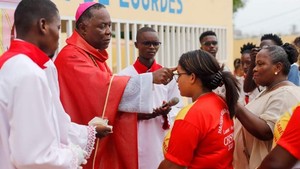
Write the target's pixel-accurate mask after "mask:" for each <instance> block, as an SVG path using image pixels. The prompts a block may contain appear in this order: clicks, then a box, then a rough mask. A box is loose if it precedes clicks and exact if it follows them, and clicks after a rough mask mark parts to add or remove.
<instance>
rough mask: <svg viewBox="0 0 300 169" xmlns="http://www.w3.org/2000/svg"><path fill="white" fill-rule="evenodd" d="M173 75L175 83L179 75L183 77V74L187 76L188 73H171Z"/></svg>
mask: <svg viewBox="0 0 300 169" xmlns="http://www.w3.org/2000/svg"><path fill="white" fill-rule="evenodd" d="M173 74H174V75H173V76H174V79H175V80H176V82H178V79H179V77H180V76H181V75H184V74H188V73H186V72H185V73H173Z"/></svg>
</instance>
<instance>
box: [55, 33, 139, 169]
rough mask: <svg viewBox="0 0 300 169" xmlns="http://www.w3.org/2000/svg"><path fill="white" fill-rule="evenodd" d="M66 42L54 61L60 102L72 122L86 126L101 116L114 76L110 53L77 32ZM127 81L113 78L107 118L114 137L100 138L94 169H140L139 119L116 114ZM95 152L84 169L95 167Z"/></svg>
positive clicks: (124, 78) (118, 77) (125, 77)
mask: <svg viewBox="0 0 300 169" xmlns="http://www.w3.org/2000/svg"><path fill="white" fill-rule="evenodd" d="M67 43H68V45H67V46H65V47H64V48H63V49H62V50H61V52H60V53H59V54H58V57H57V58H56V60H55V64H56V66H57V69H58V77H59V84H60V93H61V100H62V103H63V106H64V108H65V110H66V112H67V113H68V114H69V115H70V116H71V119H72V121H73V122H76V123H79V124H85V125H86V124H87V123H88V122H89V121H90V120H91V119H92V118H94V117H95V116H100V117H101V116H102V111H103V107H104V102H105V98H106V94H107V91H108V85H109V82H110V79H111V77H112V73H111V70H110V69H109V67H108V66H107V64H106V62H105V61H106V60H107V59H108V54H107V52H106V51H105V50H103V51H98V50H96V49H95V48H93V47H92V46H90V45H89V44H88V43H87V42H86V41H85V40H84V39H83V38H82V37H81V36H80V35H79V34H78V33H77V32H76V31H75V32H74V33H73V34H72V36H71V37H70V38H69V39H67ZM90 57H93V58H94V61H95V62H96V63H94V62H93V60H92V59H91V58H90ZM95 64H97V65H95ZM128 80H129V76H115V77H114V79H113V82H112V86H111V91H110V95H109V98H108V104H107V108H106V112H105V116H104V117H106V118H108V120H109V124H110V125H113V134H110V135H109V136H107V137H105V138H103V139H101V141H100V144H99V147H98V151H97V152H96V153H97V156H96V160H95V162H96V163H95V165H96V166H95V169H108V168H111V169H137V168H138V159H137V156H138V155H137V151H138V150H137V126H136V124H137V116H136V114H133V113H121V112H118V111H117V109H118V105H119V103H120V100H121V98H122V94H123V92H124V90H125V87H126V84H127V82H128ZM94 153H95V152H93V154H92V156H91V157H90V159H89V160H88V164H86V165H83V168H84V169H91V168H92V163H93V159H94Z"/></svg>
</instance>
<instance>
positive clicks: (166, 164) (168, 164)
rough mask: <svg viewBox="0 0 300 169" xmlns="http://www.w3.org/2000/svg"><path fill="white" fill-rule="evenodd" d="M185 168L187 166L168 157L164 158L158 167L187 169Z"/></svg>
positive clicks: (160, 168)
mask: <svg viewBox="0 0 300 169" xmlns="http://www.w3.org/2000/svg"><path fill="white" fill-rule="evenodd" d="M185 168H186V167H184V166H180V165H177V164H175V163H173V162H171V161H169V160H167V159H164V160H163V161H162V162H161V163H160V165H159V167H158V169H185Z"/></svg>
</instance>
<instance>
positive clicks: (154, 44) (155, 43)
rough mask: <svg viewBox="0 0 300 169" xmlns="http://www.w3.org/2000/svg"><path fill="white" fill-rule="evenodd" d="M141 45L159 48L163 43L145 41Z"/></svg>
mask: <svg viewBox="0 0 300 169" xmlns="http://www.w3.org/2000/svg"><path fill="white" fill-rule="evenodd" d="M140 43H141V44H143V45H145V46H148V47H150V46H151V45H152V46H154V47H157V46H159V45H160V44H161V42H152V41H144V42H140Z"/></svg>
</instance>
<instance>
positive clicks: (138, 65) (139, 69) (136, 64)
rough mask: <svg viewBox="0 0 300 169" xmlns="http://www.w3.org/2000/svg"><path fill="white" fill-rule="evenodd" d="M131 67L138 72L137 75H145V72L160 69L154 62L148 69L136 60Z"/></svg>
mask: <svg viewBox="0 0 300 169" xmlns="http://www.w3.org/2000/svg"><path fill="white" fill-rule="evenodd" d="M133 67H134V68H135V70H136V71H137V72H138V74H141V73H146V72H154V71H156V70H158V69H160V68H162V66H161V65H159V64H157V63H156V61H155V60H154V62H153V64H152V65H151V67H150V69H148V68H147V67H146V66H145V65H143V64H142V63H141V62H140V61H139V59H137V60H136V61H135V62H134V64H133Z"/></svg>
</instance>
